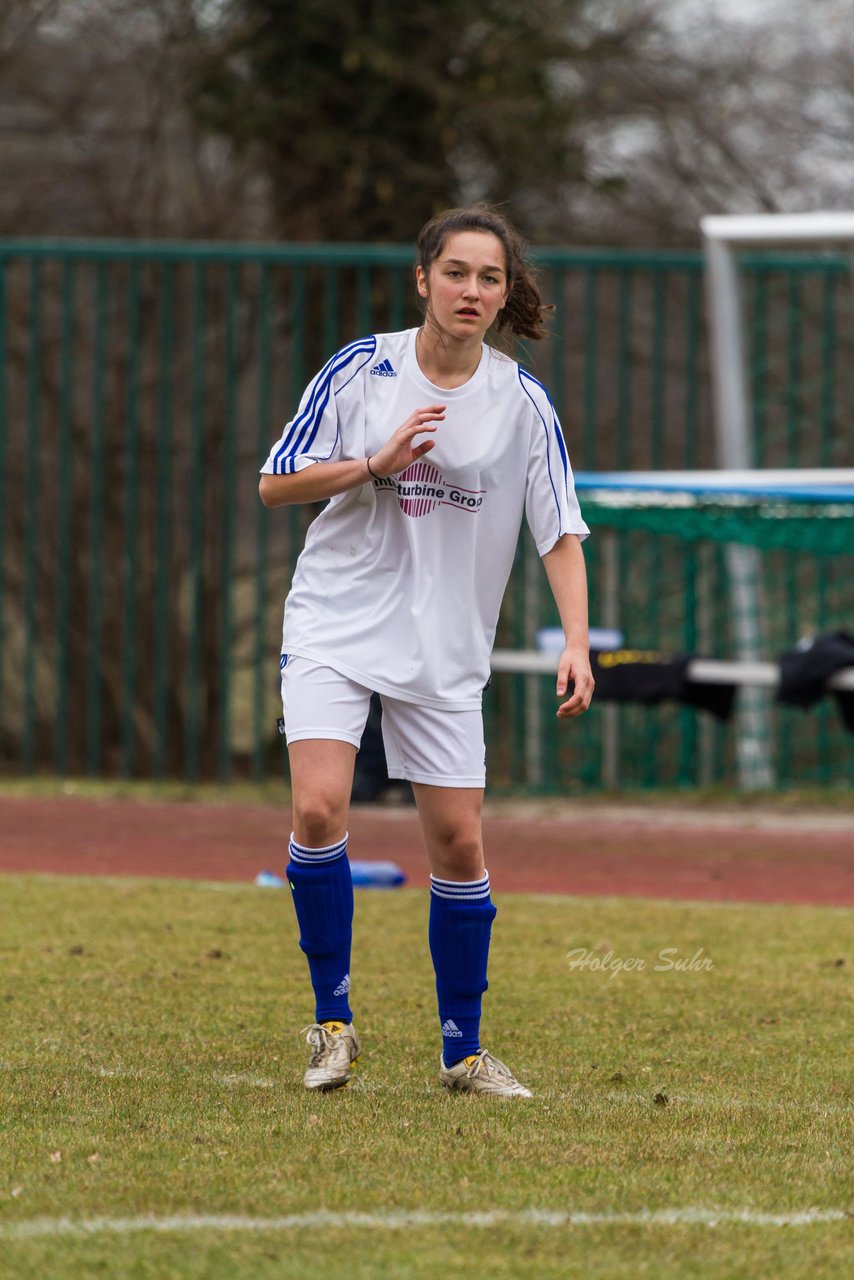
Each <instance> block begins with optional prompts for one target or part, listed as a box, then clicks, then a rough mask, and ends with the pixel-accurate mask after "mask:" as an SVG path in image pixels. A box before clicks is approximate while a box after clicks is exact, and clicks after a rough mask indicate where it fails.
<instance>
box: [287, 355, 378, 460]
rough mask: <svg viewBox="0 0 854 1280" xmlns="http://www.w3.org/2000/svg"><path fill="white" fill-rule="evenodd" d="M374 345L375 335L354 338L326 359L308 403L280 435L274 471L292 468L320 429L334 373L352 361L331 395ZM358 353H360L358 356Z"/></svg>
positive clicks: (351, 375)
mask: <svg viewBox="0 0 854 1280" xmlns="http://www.w3.org/2000/svg"><path fill="white" fill-rule="evenodd" d="M376 349H377V340H376V338H375V337H373V336H372V337H369V338H360V339H359V340H358V341H356V342H351V343H350V344H349V345H348V346H346V347H342V349H341V350H340V351H337V352H336V353H335V355H334V356H333V357H332V359H331V360H328V361H327V363H326V364H325V365H324V366H323V368H322V369H321V371H320V373H319V374H318V375H317V377H316V378H315V379H314V382H313V383H312V384H311V394H310V396H309V399H308V403H307V404H306V406H305V408H304V409H303V411H302V412H301V413H298V414H297V416H296V417H295V418H294V420H293V422H292V423H291V424H290V428H289V429H288V430H287V431H286V433H285V435H284V436H283V437H282V442H281V444H280V446H279V448H278V449H277V450H276V454H275V456H274V458H273V473H274V474H278V475H288V474H290V473H291V472H293V471H294V470H295V469H296V459H297V457H299V456H304V455H305V454H306V453H308V451H309V449H310V448H311V445H312V442H313V441H314V439H315V437H316V435H317V432H318V430H319V429H320V424H321V421H322V419H323V414H324V411H325V409H326V406H327V404H328V403H329V397H330V394H332V384H333V381H334V379H335V377H336V375H338V374H339V373H341V372H342V371H343V370H346V369H347V368H348V367H349V366H350V365H353V364H355V368H353V369H352V370H351V372H350V377H349V378H347V380H346V382H343V383H342V384H341V386H339V387H338V389H337V390H336V391H335V393H334V394H335V395H337V394H338V392H339V391H343V389H344V387H346V386H347V384H348V383H349V382H351V381H352V380H353V378H355V376H356V374H357V373H358V372H359V370H360V369H362V368H364V366H365V365H366V364H367V362H368V361H369V360H370V359H371V357H372V356H373V354H374V352H375V351H376ZM359 357H362V359H360V358H359Z"/></svg>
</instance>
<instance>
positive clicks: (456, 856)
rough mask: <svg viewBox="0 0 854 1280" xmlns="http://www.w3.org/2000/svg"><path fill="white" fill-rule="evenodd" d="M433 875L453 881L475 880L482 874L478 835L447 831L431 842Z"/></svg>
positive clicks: (481, 855)
mask: <svg viewBox="0 0 854 1280" xmlns="http://www.w3.org/2000/svg"><path fill="white" fill-rule="evenodd" d="M432 853H433V864H434V868H439V870H438V872H435V874H439V875H440V876H441V875H445V876H447V877H448V878H449V879H453V880H469V879H471V880H475V879H477V878H478V877H479V876H481V875H482V874H483V845H482V843H481V839H480V836H479V834H474V833H470V832H467V831H460V830H454V829H447V830H445V831H442V832H439V833H438V834H437V836H436V837H434V840H433V849H432Z"/></svg>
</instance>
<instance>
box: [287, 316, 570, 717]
mask: <svg viewBox="0 0 854 1280" xmlns="http://www.w3.org/2000/svg"><path fill="white" fill-rule="evenodd" d="M417 332H418V331H417V329H409V330H406V331H404V332H402V333H388V334H377V335H375V336H372V337H368V338H363V339H361V340H359V341H357V342H352V343H350V345H349V346H347V347H344V348H343V349H342V350H341V351H339V352H338V353H337V354H336V355H334V356H333V357H332V359H331V360H330V361H329V362H328V364H326V365H325V366H324V368H323V369H322V370H321V371H320V373H319V374H318V375H317V377H316V378H315V379H314V380H313V382H312V383H311V384H310V385H309V387H308V388H307V390H306V392H305V394H304V395H303V398H302V401H301V402H300V406H299V411H298V413H297V415H296V417H295V418H293V420H292V421H291V422H289V423H288V424H287V426H286V427H285V429H284V431H283V433H282V436H281V438H280V440H279V441H278V442H277V444H276V445H275V446H274V447H273V449H272V451H271V453H270V456H269V458H268V459H267V461H266V462H265V464H264V466H263V468H262V471H263V472H266V473H268V474H272V475H286V474H289V473H291V472H294V471H299V470H302V468H304V467H307V466H310V465H312V464H313V463H316V462H330V461H332V462H334V461H339V460H343V459H352V458H366V457H369V456H370V455H371V454H374V453H377V452H378V450H379V449H380V448H381V447H382V446H383V445H384V444H385V443H386V441H387V440H388V439H389V437H390V436H391V435H392V433H393V432H394V431H395V430H396V429H397V428H398V427H399V426H401V425H402V424H403V423H404V422H405V421H406V419H407V418H408V417H409V416H410V414H411V413H412V412H413V411H414V410H415V409H419V408H423V407H424V406H425V405H428V404H444V405H446V406H447V407H446V410H445V420H444V422H439V423H437V424H436V431H435V433H434V434H432V435H431V436H430V438H431V439H433V440H435V442H436V444H435V448H434V449H432V450H431V451H430V452H429V453H427V454H425V456H424V457H423V458H421V459H419V460H418V461H417V462H415V463H413V464H412V465H411V466H410V467H407V469H406V470H405V471H403V472H401V473H400V474H399V475H396V476H392V477H390V478H388V479H383V480H373V481H371V482H369V483H365V484H363V485H360V486H358V487H357V488H355V489H351V490H349V491H348V492H347V493H342V494H338V495H337V496H336V497H334V498H332V499H330V501H329V503H328V505H327V506H326V507H325V508H324V510H323V511H322V512H321V513H320V515H319V516H318V517H317V518H316V520H314V522H313V523H312V525H311V527H310V528H309V530H308V535H307V537H306V542H305V548H304V550H303V552H302V554H301V555H300V557H299V560H298V562H297V566H296V571H295V573H294V578H293V584H292V586H291V590H290V594H289V595H288V598H287V601H286V603H285V622H284V630H283V637H282V652H283V653H288V654H291V653H293V654H298V655H299V656H301V657H304V658H312V659H314V661H315V662H321V663H324V664H325V665H327V666H330V667H332V668H334V669H335V670H337V671H340V672H341V673H342V674H343V675H346V676H349V677H350V678H351V679H353V680H356V681H357V682H358V683H360V684H363V685H365V686H367V687H368V688H371V689H375V690H376V691H377V692H378V693H385V694H388V695H389V696H391V697H394V698H400V699H402V700H403V701H408V702H415V703H421V704H423V705H426V706H441V707H444V708H446V709H447V710H458V711H462V710H467V709H469V708H472V707H479V706H480V703H481V693H482V691H483V688H484V686H485V685H486V683H487V682H488V680H489V657H490V653H491V651H492V645H493V641H494V638H495V629H496V626H497V623H498V612H499V609H500V607H501V600H502V597H503V595H504V589H505V587H506V585H507V579H508V577H509V576H510V570H511V568H512V565H513V557H514V553H515V550H516V544H517V541H518V536H519V529H520V527H521V523H522V517H523V514H525V515H527V520H528V524H529V526H530V528H531V531H532V533H533V536H534V540H535V542H536V545H537V550H538V551H539V553H540V555H545V553H546V552H547V551H550V550H551V549H552V547H554V545H555V543H556V542H557V540H558V539H559V538H560V537H562V536H563V535H564V534H567V533H572V534H577V535H578V536H579V537H581V538H584V537H586V536H587V534H588V532H589V530H588V528H587V525H586V524H585V523H584V521H583V519H582V518H581V512H580V510H579V507H578V501H577V499H576V496H575V489H574V487H573V482H572V472H571V470H570V465H569V459H568V457H567V451H566V445H565V443H564V440H563V435H562V432H561V428H560V423H559V422H558V419H557V414H556V412H555V409H554V406H553V405H552V403H551V401H550V399H549V396H548V393H547V392H546V390H545V388H544V387H543V386H542V385H541V384H540V383H539V382H537V380H536V379H535V378H533V377H531V375H530V374H528V373H526V372H525V371H524V370H523V369H520V367H519V366H518V365H517V364H516V363H515V361H513V360H510V359H508V357H507V356H504V355H501V354H500V353H499V352H497V351H495V350H493V348H491V347H488V346H486V345H485V344H484V347H483V352H482V355H481V360H480V364H479V365H478V368H477V371H476V372H475V373H474V375H473V376H472V377H471V378H470V379H469V381H468V382H466V383H465V384H464V385H463V386H461V387H455V388H453V389H450V390H449V389H448V388H445V387H436V386H434V385H433V383H431V382H429V381H428V380H427V378H425V376H424V374H423V373H422V372H421V369H420V367H419V364H418V361H417V358H416V354H415V337H416V334H417ZM416 442H417V441H416Z"/></svg>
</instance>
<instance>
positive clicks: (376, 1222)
mask: <svg viewBox="0 0 854 1280" xmlns="http://www.w3.org/2000/svg"><path fill="white" fill-rule="evenodd" d="M850 1217H851V1215H850V1214H848V1213H846V1212H844V1211H843V1210H841V1209H804V1210H802V1211H801V1212H796V1213H754V1212H751V1211H750V1210H747V1209H688V1208H686V1209H643V1210H640V1211H639V1212H637V1213H572V1212H561V1211H556V1210H550V1209H522V1210H518V1211H513V1210H508V1209H489V1210H485V1211H483V1212H472V1213H431V1212H429V1211H426V1210H419V1209H415V1210H398V1211H395V1210H390V1211H389V1212H388V1213H360V1212H357V1211H355V1210H354V1211H351V1212H343V1213H332V1212H327V1211H326V1210H319V1211H317V1212H313V1213H291V1214H286V1215H284V1216H282V1217H277V1218H251V1217H244V1216H241V1215H237V1214H176V1215H173V1216H169V1217H162V1218H159V1217H156V1216H155V1215H153V1214H151V1215H146V1216H145V1217H138V1218H82V1219H73V1218H33V1219H31V1220H30V1221H28V1222H27V1221H25V1222H18V1223H12V1224H10V1225H8V1226H5V1227H4V1226H0V1240H35V1239H44V1238H57V1237H66V1238H67V1237H85V1236H98V1235H130V1234H133V1233H137V1232H154V1233H160V1234H162V1233H171V1232H179V1233H180V1232H187V1231H237V1232H247V1233H259V1232H287V1231H316V1230H351V1229H352V1230H365V1229H368V1230H371V1231H401V1230H408V1229H411V1228H418V1227H498V1226H509V1227H567V1228H569V1227H694V1226H701V1227H727V1226H746V1227H814V1226H820V1225H822V1224H828V1223H834V1222H843V1221H845V1220H846V1219H850Z"/></svg>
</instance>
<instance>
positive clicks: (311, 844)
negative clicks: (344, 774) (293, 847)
mask: <svg viewBox="0 0 854 1280" xmlns="http://www.w3.org/2000/svg"><path fill="white" fill-rule="evenodd" d="M346 825H347V809H346V804H345V805H342V804H341V803H340V801H339V800H338V798H337V797H335V796H331V795H329V794H327V793H326V792H323V791H315V792H310V793H309V794H307V795H302V796H300V797H299V798H297V797H296V796H295V797H294V832H295V834H296V837H297V840H298V841H299V843H300V844H304V845H306V847H307V848H310V849H321V848H323V846H324V845H327V844H334V842H335V841H336V840H340V839H341V837H342V836H343V834H344V831H345V829H346Z"/></svg>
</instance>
